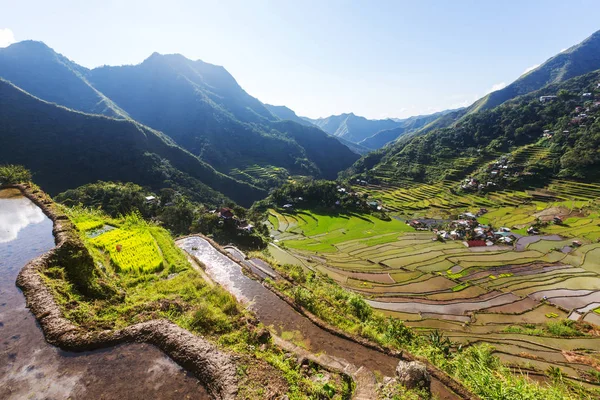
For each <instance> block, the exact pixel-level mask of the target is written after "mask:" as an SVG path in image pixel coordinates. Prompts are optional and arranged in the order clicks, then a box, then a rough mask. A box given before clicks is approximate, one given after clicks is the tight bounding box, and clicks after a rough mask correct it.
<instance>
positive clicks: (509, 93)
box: [343, 31, 600, 180]
mask: <svg viewBox="0 0 600 400" xmlns="http://www.w3.org/2000/svg"><path fill="white" fill-rule="evenodd" d="M598 69H600V31H598V32H596V33H594V34H592V35H591V36H590V37H588V38H587V39H586V40H584V41H583V42H581V43H580V44H578V45H575V46H573V47H571V48H569V49H567V50H565V51H563V52H561V53H559V54H558V55H556V56H554V57H552V58H550V59H549V60H547V61H546V62H545V63H543V64H542V65H540V66H539V67H538V68H536V69H534V70H532V71H530V72H528V73H527V74H524V75H523V76H521V77H519V79H517V80H516V81H515V82H513V83H511V84H510V85H508V86H507V87H506V88H504V89H501V90H498V91H495V92H492V93H490V94H488V95H486V96H485V97H483V98H482V99H480V100H478V101H476V102H475V103H474V104H473V105H471V106H470V107H468V108H465V109H460V110H456V111H451V112H449V113H446V114H444V115H442V116H440V117H439V118H437V119H435V120H434V121H432V122H430V123H428V124H427V125H425V126H424V127H422V128H421V129H419V130H417V131H414V132H412V133H410V134H406V135H402V136H400V138H398V139H397V140H396V142H395V143H393V144H391V145H389V146H387V147H386V148H384V149H382V150H379V151H375V152H372V153H369V154H367V155H365V156H363V158H361V159H360V160H359V161H357V162H356V163H355V164H354V165H353V166H352V167H351V168H350V169H349V170H347V171H345V172H344V173H343V175H344V176H351V175H352V174H354V173H361V174H365V173H367V171H369V170H371V169H375V170H378V169H386V168H388V169H389V170H388V173H389V175H391V176H393V177H394V178H393V179H398V178H402V177H405V178H413V179H418V180H423V179H425V180H428V179H439V178H443V177H456V176H458V175H461V174H464V173H468V172H470V171H471V170H474V169H475V168H476V165H473V163H475V164H476V162H477V161H478V160H479V161H480V160H481V158H482V156H483V155H482V154H481V153H479V154H473V151H474V150H473V148H470V147H469V146H470V145H472V144H473V141H472V140H471V136H470V135H473V136H476V137H482V138H488V132H495V131H496V128H495V127H493V126H491V125H489V124H488V123H474V121H477V120H478V119H479V118H483V119H485V118H488V117H489V114H488V113H487V112H488V111H493V110H495V109H496V108H498V107H499V106H498V105H500V106H503V105H505V104H515V103H514V102H516V101H518V100H519V99H521V97H523V96H524V97H526V98H531V96H532V95H538V94H540V93H542V94H549V95H554V94H556V92H557V88H558V87H560V85H561V84H562V83H565V84H566V82H570V81H571V80H572V79H573V78H574V77H578V76H581V75H582V74H586V73H590V71H591V72H593V71H596V70H598ZM567 86H568V85H567ZM567 86H565V87H567ZM593 89H595V88H593ZM532 104H534V103H532ZM503 110H504V108H503ZM480 113H485V115H483V116H481V117H477V115H478V114H480ZM563 117H564V118H567V115H563ZM507 118H513V116H511V117H507ZM496 123H497V124H498V125H500V126H502V127H506V126H510V127H513V128H514V129H516V128H519V127H522V126H519V125H515V121H512V120H510V119H507V120H497V121H496ZM531 123H533V122H531ZM466 126H476V127H477V129H479V130H480V131H479V132H471V133H469V134H467V135H466V137H464V136H463V134H461V135H458V133H457V132H464V127H466ZM387 134H388V135H390V136H393V135H392V134H389V133H387ZM457 135H458V136H457ZM437 136H439V138H438V137H437ZM503 138H505V139H506V140H507V142H510V141H512V140H513V139H510V135H509V134H507V133H506V134H505V133H503V134H502V135H501V136H499V137H497V138H496V139H497V140H496V141H494V143H498V141H502V140H503ZM385 139H387V138H385ZM385 139H384V140H385ZM490 140H492V139H490ZM382 141H383V140H382ZM477 143H478V146H480V148H479V150H482V149H483V147H487V146H488V145H489V143H486V142H485V141H483V142H480V141H477ZM461 146H462V147H461ZM464 146H467V147H466V148H464ZM481 146H483V147H481ZM442 148H443V149H444V151H445V152H446V154H447V156H448V157H436V156H435V154H434V153H436V152H437V151H438V149H442ZM466 149H469V151H466ZM457 154H462V156H463V157H461V156H457ZM450 155H452V156H453V157H454V158H452V157H450ZM449 157H450V158H449ZM456 157H458V158H456ZM490 157H491V156H490ZM465 163H466V165H465ZM431 164H434V165H433V166H432V165H431ZM580 175H581V173H580Z"/></svg>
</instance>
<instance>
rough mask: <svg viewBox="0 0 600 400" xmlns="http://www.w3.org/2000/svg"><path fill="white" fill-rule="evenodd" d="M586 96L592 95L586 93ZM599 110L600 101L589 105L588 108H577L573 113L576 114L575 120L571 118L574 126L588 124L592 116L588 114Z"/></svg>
mask: <svg viewBox="0 0 600 400" xmlns="http://www.w3.org/2000/svg"><path fill="white" fill-rule="evenodd" d="M586 94H589V95H591V93H584V94H583V95H586ZM588 104H589V103H588ZM598 108H600V101H594V102H593V103H591V104H589V105H588V106H587V107H582V106H578V107H575V110H573V113H574V114H575V116H574V117H573V118H571V124H572V125H581V124H583V123H585V122H587V120H589V119H590V116H589V115H588V114H587V113H589V112H590V111H593V110H597V109H598Z"/></svg>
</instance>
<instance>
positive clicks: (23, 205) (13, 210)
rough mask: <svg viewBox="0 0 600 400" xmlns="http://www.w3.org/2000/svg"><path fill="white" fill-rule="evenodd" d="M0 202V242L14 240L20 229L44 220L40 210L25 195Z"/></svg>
mask: <svg viewBox="0 0 600 400" xmlns="http://www.w3.org/2000/svg"><path fill="white" fill-rule="evenodd" d="M0 202H1V204H2V207H1V208H0V243H6V242H10V241H11V240H15V239H16V238H17V236H18V235H19V231H20V230H21V229H23V228H25V227H26V226H27V225H30V224H37V223H40V222H42V221H43V220H44V213H43V212H42V210H41V209H40V208H39V207H38V206H36V205H35V204H33V203H32V202H31V201H29V200H28V199H26V198H25V197H19V198H16V199H2V200H0Z"/></svg>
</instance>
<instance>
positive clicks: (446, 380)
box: [177, 234, 480, 400]
mask: <svg viewBox="0 0 600 400" xmlns="http://www.w3.org/2000/svg"><path fill="white" fill-rule="evenodd" d="M193 236H199V237H202V238H203V239H205V240H206V241H208V242H209V243H210V244H211V245H212V246H213V247H214V248H215V249H217V251H219V252H220V253H221V254H223V255H225V256H227V257H228V258H229V259H231V260H232V261H234V262H235V263H236V264H238V265H240V266H241V268H242V270H243V271H244V272H245V273H246V274H248V275H250V276H251V277H252V278H253V279H255V280H257V281H259V282H261V281H262V279H261V278H260V277H259V276H257V275H256V274H255V273H254V272H253V271H252V270H250V268H248V267H247V266H245V265H244V264H243V263H239V262H238V261H237V260H236V259H235V258H234V257H233V256H232V255H231V254H229V252H227V251H226V250H225V249H223V248H222V247H221V246H220V245H219V244H218V243H216V242H215V241H214V240H212V239H211V238H208V237H206V236H204V235H202V234H193V235H186V236H181V237H178V238H177V240H179V239H184V238H186V237H193ZM232 247H234V246H232ZM238 251H240V250H239V249H238ZM240 252H241V253H242V254H244V253H243V252H242V251H240ZM282 278H283V277H282ZM262 284H263V286H264V287H266V288H267V289H269V290H270V291H271V292H273V293H274V294H275V295H277V296H278V297H279V298H281V299H282V300H283V301H285V302H286V303H288V304H289V305H290V306H291V307H292V308H294V309H295V310H296V311H298V312H299V313H300V314H302V315H303V316H305V317H306V318H308V319H309V320H310V321H311V322H312V323H313V324H315V325H317V326H318V327H319V328H321V329H323V330H325V331H327V332H329V333H331V334H333V335H336V336H338V337H341V338H344V339H347V340H350V341H353V342H355V343H358V344H360V345H361V346H364V347H367V348H369V349H372V350H376V351H379V352H381V353H384V354H387V355H389V356H392V357H396V358H398V359H399V360H408V361H420V362H422V363H424V364H425V365H426V366H427V371H428V372H429V373H430V374H431V376H432V377H434V378H435V379H437V380H439V381H440V382H442V383H443V384H444V385H445V386H446V387H448V388H450V389H451V390H452V391H453V392H454V393H456V394H457V395H459V396H460V397H462V398H463V399H467V400H479V399H480V398H479V396H477V395H475V394H473V393H471V392H470V391H469V390H468V389H467V388H466V387H465V386H464V385H463V384H462V383H460V382H458V381H456V380H455V379H453V378H452V377H450V376H449V375H448V374H446V373H445V372H444V371H442V370H441V369H439V368H438V367H436V366H435V365H433V364H432V363H430V362H429V361H428V360H427V359H424V358H421V357H416V356H414V355H412V354H410V353H408V352H406V351H394V350H390V349H387V348H384V347H382V346H380V345H378V344H376V343H373V342H371V341H369V340H367V339H365V338H363V337H361V336H358V335H352V334H350V333H347V332H344V331H342V330H341V329H339V328H337V327H335V326H333V325H330V324H328V323H327V322H325V321H323V320H321V319H320V318H319V317H317V316H316V315H314V314H313V313H311V312H310V311H309V310H307V309H306V308H304V307H302V306H301V305H299V304H297V303H296V302H295V301H294V300H293V299H292V298H290V297H288V296H287V295H285V294H283V293H281V292H279V291H278V290H276V289H275V288H273V287H272V286H271V285H269V284H268V283H266V282H264V281H263V282H262Z"/></svg>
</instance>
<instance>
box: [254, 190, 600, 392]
mask: <svg viewBox="0 0 600 400" xmlns="http://www.w3.org/2000/svg"><path fill="white" fill-rule="evenodd" d="M589 205H590V204H589V203H586V204H583V203H581V204H580V203H579V202H567V201H564V202H561V203H558V204H533V205H531V206H527V207H535V209H536V210H537V211H543V210H546V209H548V208H550V207H554V208H555V209H558V208H561V209H562V210H563V211H565V209H567V211H569V212H570V211H572V210H577V211H579V209H580V208H581V207H584V206H589ZM518 211H521V210H520V209H519V208H517V207H510V208H504V209H503V208H499V209H497V210H492V212H490V213H489V214H487V215H486V217H487V221H486V222H491V221H494V222H493V223H494V225H496V224H501V226H504V225H506V222H507V221H506V219H504V220H503V218H510V219H511V220H512V221H513V222H514V223H519V222H521V223H523V224H527V223H529V222H530V220H529V219H528V214H529V213H530V212H531V210H529V209H525V210H524V211H523V212H522V213H519V212H518ZM585 214H586V215H585V216H580V217H575V216H573V217H570V218H568V219H566V220H565V224H564V225H562V226H559V225H548V226H547V227H546V228H544V229H547V230H549V231H551V232H552V231H554V232H552V233H555V232H556V231H559V232H560V233H562V234H565V233H566V231H567V232H568V230H569V227H571V226H573V225H575V226H577V225H578V224H582V225H583V224H585V225H587V226H588V227H594V226H596V224H595V223H594V222H593V221H594V220H595V216H594V215H595V214H594V213H593V212H586V213H585ZM550 215H552V214H550ZM371 218H372V217H370V216H366V217H365V218H361V217H359V216H333V215H320V214H318V213H314V212H308V211H300V212H297V213H283V212H278V211H276V210H270V212H269V222H270V224H271V225H272V228H273V230H274V231H278V232H276V235H275V237H276V238H279V241H280V244H282V245H283V246H285V247H287V248H288V249H290V250H291V251H292V253H296V254H297V256H298V261H299V262H298V263H297V264H299V265H295V266H293V265H284V266H281V265H279V264H278V263H277V262H275V261H274V260H272V259H271V260H270V261H271V262H272V263H273V264H274V265H276V266H278V269H279V270H280V271H281V272H282V273H284V274H286V275H287V276H288V277H289V279H290V280H291V281H292V282H294V284H288V283H286V282H285V281H282V282H276V283H275V285H276V287H277V288H278V289H279V290H281V291H283V292H284V293H286V294H288V295H289V296H290V297H292V298H294V299H295V301H296V302H298V303H299V304H301V305H303V306H304V307H306V308H307V309H308V310H309V311H311V312H313V313H314V314H315V315H317V316H319V317H320V318H322V319H323V320H325V321H327V322H328V323H330V324H332V325H334V326H337V327H339V328H341V329H344V330H346V331H348V332H350V333H353V334H357V335H360V336H363V337H365V338H367V339H370V340H372V341H374V342H376V343H378V344H380V345H383V346H388V347H392V348H401V347H404V348H408V349H410V350H411V352H413V353H415V354H420V355H424V356H426V357H427V358H428V359H430V360H432V361H433V362H434V363H435V364H436V365H439V366H440V367H442V368H443V369H444V370H446V371H447V372H449V373H450V374H451V375H453V376H455V377H457V378H459V380H461V381H463V382H464V383H465V385H466V386H467V387H469V388H470V389H471V390H473V391H474V392H475V393H478V394H480V395H481V396H482V397H485V398H527V397H526V396H527V395H532V396H540V397H539V398H586V397H587V398H593V396H594V395H593V394H590V393H592V392H586V391H585V390H584V389H583V388H582V387H581V386H579V385H578V384H576V383H573V381H568V380H565V379H563V375H562V374H563V373H562V372H561V370H560V369H558V372H557V369H556V368H557V367H549V368H548V371H545V372H546V374H547V375H550V378H549V379H551V380H553V381H554V385H552V387H541V386H538V385H537V384H534V383H531V382H530V381H528V380H527V379H526V378H524V377H522V376H519V375H513V374H511V373H510V370H509V369H508V368H507V367H505V366H503V365H502V363H501V362H500V360H499V359H498V358H497V357H496V356H495V355H494V348H493V347H492V345H493V344H492V345H490V344H483V345H480V346H473V347H469V348H466V349H465V350H463V351H461V352H457V351H448V352H446V350H442V351H441V353H440V348H442V349H445V348H446V347H448V346H450V342H446V341H445V340H442V341H443V342H445V344H444V345H441V344H440V343H439V342H440V340H436V339H432V338H431V336H428V335H427V332H429V335H433V332H435V331H431V329H437V328H438V327H440V328H444V329H446V330H447V331H449V332H454V331H460V330H462V329H463V328H461V326H460V324H458V323H455V322H452V321H447V322H444V321H440V320H435V319H423V320H422V322H421V321H418V322H414V323H409V324H413V325H414V326H415V328H416V330H414V331H412V330H408V329H406V328H405V327H404V326H401V325H399V324H398V320H397V319H393V320H392V319H386V318H385V317H383V315H382V314H380V313H378V312H374V311H373V310H372V309H371V308H370V307H368V305H367V304H366V303H365V302H364V300H363V298H362V297H361V296H360V295H357V294H350V293H349V292H347V291H344V290H343V289H342V288H340V287H339V286H338V285H337V283H341V284H342V285H344V286H346V287H349V288H352V289H354V290H357V289H358V290H359V291H360V292H363V294H366V295H372V296H377V295H382V294H384V293H390V291H391V292H392V293H397V295H412V296H417V297H425V298H430V299H432V300H435V299H439V300H443V299H458V300H460V298H461V296H464V297H467V298H466V299H465V301H469V300H468V297H469V296H474V295H482V294H484V293H486V291H488V290H493V289H497V288H502V287H506V288H507V289H508V290H511V289H512V286H511V285H515V290H519V291H520V292H519V293H521V295H522V294H526V290H527V285H532V286H533V289H531V290H537V289H539V288H536V287H535V285H536V284H537V285H541V286H540V288H542V289H543V288H544V285H547V283H546V279H549V281H548V284H552V283H553V282H555V281H556V282H559V283H556V284H555V286H554V287H562V286H561V283H560V282H565V279H566V282H567V283H566V285H567V287H570V286H572V287H573V288H574V289H579V288H583V287H582V286H581V285H583V286H585V285H587V284H586V282H588V283H589V279H590V277H591V278H597V277H596V273H597V272H598V270H597V269H596V268H595V267H594V266H593V265H592V263H593V261H591V257H589V256H588V254H591V253H590V252H594V251H596V247H597V246H598V245H596V244H591V243H590V244H587V245H584V246H582V248H581V249H577V250H576V251H575V252H573V253H572V254H569V255H566V254H563V253H561V252H556V251H554V250H553V248H554V247H556V246H557V244H558V243H557V242H554V243H555V244H552V242H549V241H540V242H538V243H534V244H532V245H530V247H529V248H528V249H526V251H523V252H515V251H513V250H512V249H511V248H510V247H506V248H505V250H501V251H494V252H486V253H471V252H470V251H469V250H468V249H466V248H465V247H464V246H462V245H461V244H460V243H456V242H448V243H446V244H444V243H440V242H432V241H431V234H430V233H417V232H414V231H413V232H412V233H410V231H412V228H409V227H407V226H406V225H405V224H403V223H401V222H399V221H395V220H392V221H391V222H385V221H381V220H376V219H371ZM524 219H527V221H525V220H524ZM578 221H585V222H578ZM509 226H512V225H509ZM598 230H599V229H598V228H597V227H596V228H595V229H593V228H588V230H587V231H586V232H587V233H588V234H589V235H591V236H589V237H584V239H583V240H584V243H589V241H590V239H592V238H593V234H594V233H595V232H597V231H598ZM407 231H408V232H407ZM578 233H579V232H578ZM569 243H570V240H569ZM550 244H552V246H551V247H549V246H550ZM599 248H600V247H599ZM315 253H316V254H315ZM315 255H316V258H315V257H313V256H315ZM263 256H264V255H263ZM563 258H568V259H566V260H565V261H569V262H571V263H575V265H576V266H580V267H582V268H583V269H585V270H584V271H583V272H581V271H574V272H567V273H562V272H560V271H559V273H557V275H556V276H557V278H554V275H552V274H548V276H549V277H548V278H545V277H544V276H543V275H540V276H542V279H539V278H538V279H533V278H532V277H531V276H524V277H520V276H517V275H518V274H517V275H515V276H513V274H512V273H511V272H506V273H505V272H504V271H503V270H500V271H492V272H489V273H487V274H484V275H483V278H481V277H480V276H478V274H480V273H481V272H482V271H483V272H485V269H486V268H490V267H498V266H503V265H507V264H514V265H517V266H518V265H519V264H523V265H527V263H532V262H535V261H536V260H546V261H547V262H557V261H560V260H561V259H563ZM319 259H321V260H324V262H323V263H321V262H319ZM286 262H289V261H282V263H283V264H285V263H286ZM453 265H461V266H462V268H461V271H460V272H456V273H454V272H452V271H450V267H452V266H453ZM306 266H310V267H311V269H312V271H309V270H308V269H307V268H306ZM332 267H333V268H332ZM313 271H322V272H324V273H325V274H326V275H327V276H325V275H321V274H315V273H314V272H313ZM507 271H508V270H507ZM432 273H433V274H432ZM540 274H541V272H540ZM561 274H562V275H561ZM575 275H577V276H580V277H581V278H578V277H576V276H575ZM587 275H589V276H587ZM436 276H437V278H436ZM471 276H473V277H475V276H477V278H478V279H479V280H475V281H473V282H471V280H470V279H471ZM586 276H587V277H586ZM330 277H332V278H334V279H335V281H334V280H333V279H331V278H330ZM384 277H386V279H388V280H390V281H391V282H395V283H392V284H389V283H387V282H385V281H386V279H383V278H384ZM534 278H535V276H534ZM462 279H465V280H462ZM467 279H468V280H467ZM481 279H484V281H481ZM551 279H554V280H551ZM536 280H538V281H540V282H539V283H537V282H535V281H536ZM336 281H337V282H336ZM381 281H383V282H385V283H381ZM529 281H534V282H533V283H530V282H529ZM523 282H524V283H525V284H524V283H523ZM569 282H572V283H569ZM411 284H412V286H411ZM418 285H420V286H418ZM444 285H445V286H444ZM519 285H520V286H519ZM562 285H565V283H562ZM569 285H570V286H569ZM436 286H437V289H436V290H434V289H435V288H436ZM421 287H423V288H424V290H427V291H428V292H424V293H422V294H420V293H419V290H421ZM548 287H550V288H552V287H553V286H551V285H549V286H548ZM487 288H489V289H487ZM371 289H372V290H371ZM507 289H502V290H507ZM431 290H434V292H430V291H431ZM411 291H412V292H411ZM474 301H476V300H474ZM555 311H557V312H555ZM511 312H512V313H515V312H516V313H520V314H522V316H521V315H511V314H510V313H511ZM523 312H525V313H524V314H523ZM508 313H509V314H506V315H504V316H503V315H502V314H482V317H481V320H482V321H483V322H482V323H483V325H481V327H479V326H477V327H474V331H473V339H476V340H480V339H478V338H479V337H481V333H484V332H496V331H498V332H502V329H504V333H506V335H505V336H506V337H507V339H510V338H509V337H508V336H509V334H510V333H515V332H517V331H518V333H519V334H523V335H532V334H533V335H538V336H551V337H565V338H567V339H566V340H569V338H571V337H578V336H580V335H581V334H582V333H581V332H580V331H578V330H576V329H574V327H573V326H572V325H571V324H570V323H566V322H565V321H555V320H554V319H553V318H555V317H559V316H560V318H565V317H566V314H564V312H562V311H559V310H558V309H555V308H553V307H551V306H549V305H548V306H546V305H544V306H542V307H538V308H534V309H533V310H532V311H528V309H526V308H525V309H524V310H519V309H516V310H513V311H510V310H509V311H508ZM386 314H388V315H394V316H399V317H406V316H408V317H409V318H410V316H411V315H412V314H402V313H394V312H386ZM530 314H531V316H530ZM491 317H499V318H500V319H501V320H502V322H501V324H504V325H496V324H497V322H492V323H493V324H494V325H490V326H485V321H486V320H490V321H493V320H492V319H491ZM423 318H425V317H423ZM427 318H432V317H427ZM403 319H404V318H403ZM417 320H421V317H420V315H419V316H417ZM522 321H525V322H527V321H533V322H535V324H534V325H533V326H534V328H533V329H532V325H531V324H530V323H524V324H523V323H522ZM519 323H521V324H519ZM495 327H497V328H495ZM423 328H425V330H421V329H423ZM417 332H424V333H425V335H416V333H417ZM513 336H514V335H513ZM464 338H466V339H467V340H468V338H469V335H468V334H467V335H466V336H464ZM438 339H439V337H438ZM460 339H463V338H460ZM484 341H485V340H484ZM500 343H502V344H503V343H504V342H502V341H501V342H500ZM511 343H512V342H511ZM506 344H509V343H508V342H506ZM450 347H452V348H453V349H455V350H456V349H457V348H458V343H454V344H453V345H452V346H450ZM507 347H509V346H507ZM514 347H516V346H514ZM516 348H517V350H516V351H517V352H519V353H518V354H520V355H521V356H524V355H525V354H526V353H525V352H524V350H527V349H524V348H522V349H521V350H518V349H519V348H518V347H516ZM528 351H531V350H528ZM558 356H559V357H560V353H558ZM465 357H466V358H465ZM469 357H470V358H471V360H470V361H469V359H468V358H469ZM481 357H484V358H485V359H486V360H484V361H485V362H484V363H483V364H481V365H482V366H483V367H482V368H473V369H471V370H469V371H467V370H464V369H463V368H462V367H460V364H461V363H462V364H469V363H472V364H477V365H479V364H478V363H477V361H476V360H477V359H479V358H481ZM531 357H534V356H531ZM533 360H535V359H533ZM533 360H531V359H529V360H528V363H531V362H532V361H533ZM540 365H541V366H542V367H543V366H544V364H543V363H540ZM550 365H554V364H550ZM558 365H561V364H558ZM567 365H568V364H565V366H564V368H565V369H566V370H569V369H568V367H567ZM553 368H554V369H553ZM592 372H593V371H592ZM592 372H590V375H591V374H592ZM541 373H542V374H543V373H544V370H543V369H542V372H541ZM492 378H493V379H495V380H496V382H504V384H503V386H502V387H499V386H498V385H492V384H489V382H488V383H486V384H482V382H485V381H486V380H489V381H490V382H491V380H492ZM558 378H560V379H558ZM502 390H505V391H512V390H514V393H521V394H522V396H521V397H519V396H518V395H517V394H515V395H514V396H515V397H502V396H503V395H502ZM494 391H496V392H494ZM595 395H597V393H596V394H595Z"/></svg>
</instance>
